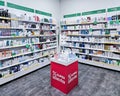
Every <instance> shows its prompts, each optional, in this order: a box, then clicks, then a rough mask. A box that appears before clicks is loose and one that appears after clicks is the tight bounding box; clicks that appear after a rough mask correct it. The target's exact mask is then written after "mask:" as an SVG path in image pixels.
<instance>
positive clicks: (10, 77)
mask: <svg viewBox="0 0 120 96" xmlns="http://www.w3.org/2000/svg"><path fill="white" fill-rule="evenodd" d="M49 64H50V62H44V63H43V64H35V65H33V66H30V67H28V68H26V69H24V70H23V71H19V72H16V73H14V74H10V75H8V76H6V77H3V78H0V85H2V84H5V83H7V82H9V81H11V80H14V79H16V78H19V77H21V76H23V75H26V74H28V73H30V72H32V71H35V70H37V69H39V68H42V67H44V66H47V65H49Z"/></svg>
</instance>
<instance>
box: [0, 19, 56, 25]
mask: <svg viewBox="0 0 120 96" xmlns="http://www.w3.org/2000/svg"><path fill="white" fill-rule="evenodd" d="M0 19H4V20H14V21H19V22H27V23H38V24H46V25H54V26H55V25H56V24H53V23H49V22H39V21H31V20H20V19H17V18H9V17H0Z"/></svg>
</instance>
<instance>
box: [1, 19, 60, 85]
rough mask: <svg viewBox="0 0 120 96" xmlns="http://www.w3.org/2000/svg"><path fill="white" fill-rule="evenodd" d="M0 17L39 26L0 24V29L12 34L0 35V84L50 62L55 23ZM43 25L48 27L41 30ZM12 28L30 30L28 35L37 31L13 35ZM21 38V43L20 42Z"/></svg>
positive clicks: (55, 49)
mask: <svg viewBox="0 0 120 96" xmlns="http://www.w3.org/2000/svg"><path fill="white" fill-rule="evenodd" d="M0 19H2V20H9V21H10V22H11V21H16V22H18V23H19V22H20V23H26V24H34V25H36V24H38V25H39V28H19V27H4V26H2V27H0V31H1V32H2V31H3V30H9V31H10V33H11V35H10V34H9V35H0V40H2V42H4V43H5V44H4V43H2V42H0V85H2V84H4V83H7V82H9V81H11V80H14V79H16V78H18V77H20V76H23V75H25V74H28V73H30V72H32V71H34V70H37V69H39V68H42V67H44V66H46V65H49V64H50V58H51V56H52V55H54V53H56V51H57V42H58V40H57V33H56V32H57V31H56V24H53V23H48V22H38V21H28V20H19V19H17V18H8V17H0ZM42 26H44V27H45V26H47V27H49V29H47V28H44V29H43V28H42ZM51 27H54V29H51ZM11 30H15V31H14V32H16V31H21V33H24V32H28V31H29V33H30V32H31V34H32V32H34V31H35V32H38V33H39V34H38V33H37V35H36V34H35V32H34V34H32V35H29V34H24V35H20V34H19V35H20V36H19V35H15V34H14V35H12V31H11ZM14 32H13V33H14ZM41 33H42V34H41ZM44 33H46V34H44ZM14 40H16V41H14ZM19 40H20V41H19ZM25 40H26V41H25ZM36 40H37V41H36ZM22 41H23V44H21V42H22ZM33 41H34V42H33ZM10 42H12V43H13V42H15V43H16V44H8V43H10ZM18 42H20V44H19V43H18ZM4 51H5V52H6V53H4ZM8 51H9V52H8ZM7 52H8V53H7ZM13 53H14V54H13ZM3 54H6V55H3ZM24 57H25V58H27V59H25V58H24ZM20 58H24V59H23V60H22V59H20ZM15 60H16V61H15Z"/></svg>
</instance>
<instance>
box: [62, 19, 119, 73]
mask: <svg viewBox="0 0 120 96" xmlns="http://www.w3.org/2000/svg"><path fill="white" fill-rule="evenodd" d="M65 22H66V21H65ZM97 24H100V26H99V27H96V26H98V25H97ZM97 24H94V23H92V22H90V23H74V24H68V23H67V24H61V38H62V36H63V37H64V41H65V42H66V43H65V44H62V45H61V48H64V49H66V48H70V49H72V50H73V52H74V53H76V55H77V56H78V58H79V62H81V63H85V64H89V65H94V66H99V67H103V68H108V69H112V70H117V71H120V34H119V32H118V30H117V28H116V27H115V28H114V27H113V26H112V28H111V27H110V28H109V27H107V25H108V24H109V22H106V21H103V22H97ZM95 27H96V28H95ZM62 39H63V38H62ZM62 42H63V41H62Z"/></svg>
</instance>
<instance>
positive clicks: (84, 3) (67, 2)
mask: <svg viewBox="0 0 120 96" xmlns="http://www.w3.org/2000/svg"><path fill="white" fill-rule="evenodd" d="M60 3H61V4H60V5H61V9H60V10H61V18H62V17H63V15H65V14H71V13H79V12H85V11H92V10H98V9H104V8H110V7H118V6H120V0H61V1H60Z"/></svg>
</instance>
